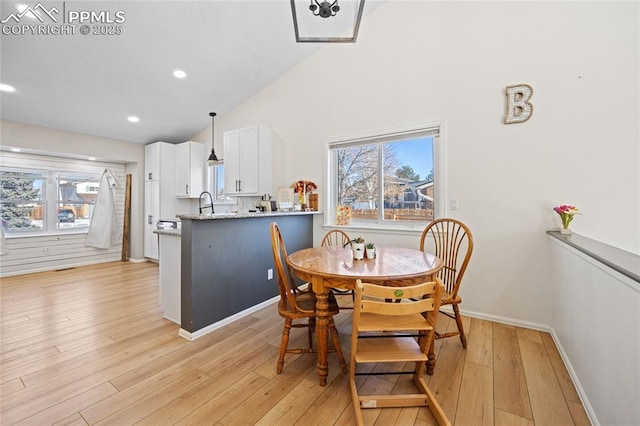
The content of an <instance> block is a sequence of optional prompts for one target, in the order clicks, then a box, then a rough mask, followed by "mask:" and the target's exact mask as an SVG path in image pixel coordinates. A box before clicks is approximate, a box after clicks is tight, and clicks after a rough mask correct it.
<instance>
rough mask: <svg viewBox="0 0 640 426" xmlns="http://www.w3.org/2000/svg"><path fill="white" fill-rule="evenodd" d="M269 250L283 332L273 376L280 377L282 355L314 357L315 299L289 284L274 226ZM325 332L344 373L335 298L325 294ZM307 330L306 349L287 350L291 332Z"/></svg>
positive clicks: (283, 249)
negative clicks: (273, 269) (270, 250)
mask: <svg viewBox="0 0 640 426" xmlns="http://www.w3.org/2000/svg"><path fill="white" fill-rule="evenodd" d="M271 248H272V251H273V263H274V265H275V269H276V278H277V281H278V290H279V292H280V301H279V302H278V313H279V314H280V316H281V317H283V318H284V330H283V331H282V342H281V344H280V356H279V358H278V366H277V368H276V372H277V373H278V374H280V373H281V372H282V369H283V367H284V357H285V354H286V353H293V354H300V353H315V352H316V349H314V347H313V334H314V330H315V319H316V295H315V294H314V293H313V291H310V290H309V289H306V290H303V289H301V288H299V286H298V285H296V283H295V281H294V280H293V274H292V271H291V269H290V268H289V266H288V265H287V267H286V268H285V261H286V258H287V249H286V247H285V245H284V239H283V238H282V234H281V233H280V228H279V227H278V224H277V223H276V222H273V223H271ZM328 303H329V308H328V311H329V315H331V316H330V317H329V332H330V333H331V337H332V341H333V346H334V351H335V352H336V353H337V354H338V360H339V361H340V367H341V368H342V372H343V373H346V372H347V364H346V362H345V359H344V356H343V355H342V349H341V347H340V336H339V335H338V330H337V329H336V325H335V323H334V322H333V315H336V314H337V313H338V312H339V311H340V309H339V308H338V303H337V302H336V299H335V297H334V296H333V295H332V294H331V293H330V294H329V299H328ZM296 320H306V322H302V323H294V321H296ZM302 327H305V328H307V333H308V341H309V347H308V348H304V349H300V348H296V349H291V348H289V347H288V346H289V334H290V332H291V328H302Z"/></svg>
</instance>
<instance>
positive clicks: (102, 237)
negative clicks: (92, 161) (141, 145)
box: [86, 170, 122, 249]
mask: <svg viewBox="0 0 640 426" xmlns="http://www.w3.org/2000/svg"><path fill="white" fill-rule="evenodd" d="M116 187H117V182H116V181H115V178H114V177H113V175H111V173H110V172H109V171H108V170H105V171H104V173H102V178H101V179H100V187H99V188H98V197H97V198H96V204H95V206H94V208H93V214H92V215H91V222H90V223H89V233H88V234H87V241H86V245H87V246H89V247H96V248H101V249H108V248H109V247H111V246H114V245H116V244H120V243H122V230H121V229H120V226H119V225H118V218H117V217H116V203H115V194H114V192H115V189H116Z"/></svg>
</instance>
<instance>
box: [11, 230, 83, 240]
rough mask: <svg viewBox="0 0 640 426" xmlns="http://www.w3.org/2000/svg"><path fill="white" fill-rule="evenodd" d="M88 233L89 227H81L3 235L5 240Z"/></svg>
mask: <svg viewBox="0 0 640 426" xmlns="http://www.w3.org/2000/svg"><path fill="white" fill-rule="evenodd" d="M87 233H89V229H83V230H81V231H80V230H78V231H65V232H37V233H35V232H34V233H28V234H27V233H25V234H7V233H6V232H5V234H4V237H5V238H6V239H7V240H12V239H18V238H37V237H53V236H55V237H60V236H63V235H77V234H87Z"/></svg>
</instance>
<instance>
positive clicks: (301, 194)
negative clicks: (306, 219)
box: [291, 180, 318, 204]
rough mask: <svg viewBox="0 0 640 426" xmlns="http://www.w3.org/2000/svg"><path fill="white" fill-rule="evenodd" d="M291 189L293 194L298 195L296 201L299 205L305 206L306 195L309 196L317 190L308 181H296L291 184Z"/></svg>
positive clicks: (316, 187) (314, 185)
mask: <svg viewBox="0 0 640 426" xmlns="http://www.w3.org/2000/svg"><path fill="white" fill-rule="evenodd" d="M291 188H293V192H295V193H296V194H298V201H299V203H300V204H307V203H306V202H305V196H306V195H307V193H309V194H311V193H313V191H315V190H316V189H318V185H316V184H315V183H313V182H311V181H310V180H298V181H295V182H293V183H292V184H291Z"/></svg>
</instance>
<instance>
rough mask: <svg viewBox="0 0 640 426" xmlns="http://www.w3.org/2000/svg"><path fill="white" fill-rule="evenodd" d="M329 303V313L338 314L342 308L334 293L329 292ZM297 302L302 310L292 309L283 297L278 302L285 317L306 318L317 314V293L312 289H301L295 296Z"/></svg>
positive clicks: (279, 310)
mask: <svg viewBox="0 0 640 426" xmlns="http://www.w3.org/2000/svg"><path fill="white" fill-rule="evenodd" d="M328 296H329V297H328V299H327V301H328V303H329V309H328V311H329V315H337V314H338V312H340V308H339V307H338V302H337V301H336V297H335V296H334V295H333V294H332V293H329V294H328ZM294 298H295V301H296V304H297V305H298V308H300V311H296V310H294V309H292V308H291V307H290V306H288V305H286V306H285V304H284V302H283V301H282V299H280V302H279V303H278V312H279V313H280V315H281V316H283V317H297V318H306V317H310V316H315V310H316V300H317V299H316V295H315V293H314V292H312V291H301V292H298V293H297V294H296V295H295V296H294Z"/></svg>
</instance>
